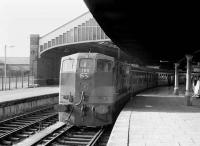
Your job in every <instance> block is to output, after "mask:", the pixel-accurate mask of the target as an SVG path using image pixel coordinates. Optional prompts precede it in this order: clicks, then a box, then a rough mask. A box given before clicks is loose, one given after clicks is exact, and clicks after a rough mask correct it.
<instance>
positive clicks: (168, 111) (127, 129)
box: [107, 87, 200, 146]
mask: <svg viewBox="0 0 200 146" xmlns="http://www.w3.org/2000/svg"><path fill="white" fill-rule="evenodd" d="M180 93H181V94H180V95H178V96H175V95H173V88H172V87H160V88H154V89H150V90H148V91H145V92H143V93H140V94H138V95H137V96H135V97H134V98H132V99H131V100H130V102H128V104H127V105H126V106H125V108H124V109H123V110H122V112H121V113H120V115H119V116H118V119H117V121H116V123H115V125H114V128H113V131H112V133H111V136H110V138H109V141H108V144H107V145H108V146H114V145H121V146H200V138H199V137H200V105H199V104H196V103H197V102H195V104H193V106H186V105H185V98H184V92H183V91H181V92H180ZM195 100H198V101H199V100H200V99H195ZM120 119H123V120H120ZM121 140H122V141H123V142H121Z"/></svg>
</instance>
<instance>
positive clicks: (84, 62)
mask: <svg viewBox="0 0 200 146" xmlns="http://www.w3.org/2000/svg"><path fill="white" fill-rule="evenodd" d="M92 64H93V61H92V59H91V58H83V59H80V62H79V67H80V68H91V67H92Z"/></svg>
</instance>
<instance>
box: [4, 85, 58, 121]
mask: <svg viewBox="0 0 200 146" xmlns="http://www.w3.org/2000/svg"><path fill="white" fill-rule="evenodd" d="M58 92H59V88H58V86H49V87H37V88H23V89H16V90H8V91H0V121H3V120H6V119H8V118H11V117H13V116H18V115H20V114H24V113H27V112H31V111H34V110H37V109H40V108H44V107H47V106H53V105H55V104H58Z"/></svg>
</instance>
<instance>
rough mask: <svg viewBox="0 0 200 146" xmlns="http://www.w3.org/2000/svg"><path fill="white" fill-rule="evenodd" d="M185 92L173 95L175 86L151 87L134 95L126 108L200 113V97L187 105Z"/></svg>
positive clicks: (139, 110) (146, 110)
mask: <svg viewBox="0 0 200 146" xmlns="http://www.w3.org/2000/svg"><path fill="white" fill-rule="evenodd" d="M183 93H184V92H181V93H180V94H179V95H173V87H161V88H154V89H150V90H147V91H145V92H143V93H140V94H138V95H136V96H135V97H133V98H132V99H131V101H130V102H129V103H128V105H127V106H126V108H125V109H124V110H132V111H136V112H167V113H200V99H194V98H192V106H186V105H185V97H184V94H183Z"/></svg>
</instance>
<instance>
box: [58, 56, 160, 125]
mask: <svg viewBox="0 0 200 146" xmlns="http://www.w3.org/2000/svg"><path fill="white" fill-rule="evenodd" d="M157 83H158V74H157V73H156V72H155V71H149V70H148V71H147V70H145V69H144V68H143V69H141V68H135V67H132V66H131V65H130V64H127V63H123V62H119V61H117V60H115V58H113V57H110V56H107V55H103V54H100V53H76V54H73V55H69V56H66V57H63V58H62V60H61V69H60V91H59V105H60V107H61V108H60V112H59V121H62V122H66V123H67V122H70V123H71V124H73V125H76V126H92V127H97V126H104V125H109V124H112V123H113V122H114V120H115V118H116V116H117V115H118V113H119V112H120V110H121V108H122V107H123V106H124V105H125V103H126V102H127V101H128V100H129V98H130V96H131V95H132V94H134V93H137V92H139V91H142V90H144V89H146V88H150V87H155V86H156V85H157Z"/></svg>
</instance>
